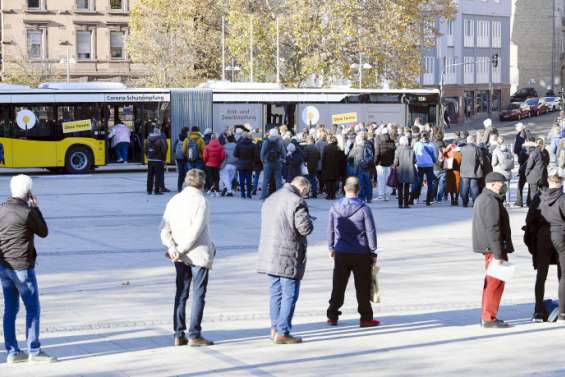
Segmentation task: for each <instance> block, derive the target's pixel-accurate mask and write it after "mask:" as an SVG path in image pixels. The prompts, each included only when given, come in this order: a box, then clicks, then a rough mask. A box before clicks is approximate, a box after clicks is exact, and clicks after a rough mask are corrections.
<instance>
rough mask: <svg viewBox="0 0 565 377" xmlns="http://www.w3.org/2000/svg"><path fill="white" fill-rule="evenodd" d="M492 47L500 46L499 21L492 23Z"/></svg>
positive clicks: (500, 26) (500, 27)
mask: <svg viewBox="0 0 565 377" xmlns="http://www.w3.org/2000/svg"><path fill="white" fill-rule="evenodd" d="M492 47H493V48H502V23H501V22H500V21H493V23H492Z"/></svg>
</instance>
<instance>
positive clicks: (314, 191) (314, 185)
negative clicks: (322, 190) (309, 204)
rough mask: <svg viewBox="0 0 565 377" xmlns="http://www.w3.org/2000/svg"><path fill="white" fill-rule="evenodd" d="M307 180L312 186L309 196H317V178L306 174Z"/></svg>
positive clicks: (314, 175)
mask: <svg viewBox="0 0 565 377" xmlns="http://www.w3.org/2000/svg"><path fill="white" fill-rule="evenodd" d="M308 180H309V181H310V184H311V185H312V190H311V194H312V195H313V196H317V195H318V177H317V176H316V174H308Z"/></svg>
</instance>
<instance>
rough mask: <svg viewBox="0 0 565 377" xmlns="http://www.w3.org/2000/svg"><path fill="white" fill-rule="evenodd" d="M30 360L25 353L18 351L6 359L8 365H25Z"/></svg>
mask: <svg viewBox="0 0 565 377" xmlns="http://www.w3.org/2000/svg"><path fill="white" fill-rule="evenodd" d="M27 360H28V356H27V353H25V352H24V351H18V352H15V353H11V354H9V355H8V357H6V364H16V363H23V362H24V361H27Z"/></svg>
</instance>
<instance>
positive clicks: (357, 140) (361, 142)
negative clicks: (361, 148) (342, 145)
mask: <svg viewBox="0 0 565 377" xmlns="http://www.w3.org/2000/svg"><path fill="white" fill-rule="evenodd" d="M355 145H365V139H363V135H361V134H359V135H357V136H356V137H355Z"/></svg>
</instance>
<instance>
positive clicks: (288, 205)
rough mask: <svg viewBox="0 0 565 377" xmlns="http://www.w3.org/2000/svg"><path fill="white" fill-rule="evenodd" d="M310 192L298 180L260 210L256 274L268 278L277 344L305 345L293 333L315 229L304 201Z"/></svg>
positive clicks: (269, 200)
mask: <svg viewBox="0 0 565 377" xmlns="http://www.w3.org/2000/svg"><path fill="white" fill-rule="evenodd" d="M309 190H310V182H308V180H307V179H306V178H304V177H301V176H299V177H296V178H295V179H294V180H293V181H292V183H290V184H288V183H286V184H285V185H284V186H283V187H282V188H281V189H280V190H278V191H276V192H275V193H274V194H272V195H271V196H269V197H268V198H267V199H266V200H265V202H264V203H263V207H262V209H261V237H260V240H259V251H258V260H257V272H259V273H260V274H267V275H268V276H269V280H270V286H271V288H270V296H271V298H270V315H271V338H272V339H273V341H274V342H275V343H277V344H296V343H301V342H302V339H301V338H298V337H294V336H292V335H290V330H291V328H292V317H293V315H294V308H295V306H296V301H297V300H298V294H299V291H300V281H301V280H302V278H303V277H304V271H305V269H306V247H307V241H306V236H308V235H309V234H310V233H312V231H313V230H314V225H313V223H312V218H311V217H310V214H309V213H308V205H307V204H306V201H305V200H304V198H305V197H307V196H308V192H309Z"/></svg>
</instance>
